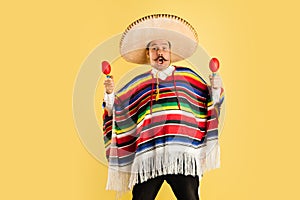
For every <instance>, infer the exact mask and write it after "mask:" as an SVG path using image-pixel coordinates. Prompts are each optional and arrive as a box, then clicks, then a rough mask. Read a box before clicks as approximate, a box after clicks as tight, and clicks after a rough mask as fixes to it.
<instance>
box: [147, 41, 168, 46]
mask: <svg viewBox="0 0 300 200" xmlns="http://www.w3.org/2000/svg"><path fill="white" fill-rule="evenodd" d="M155 45H158V44H156V43H153V44H151V45H150V47H152V46H155ZM161 45H168V46H169V43H167V42H166V43H161Z"/></svg>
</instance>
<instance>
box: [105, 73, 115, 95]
mask: <svg viewBox="0 0 300 200" xmlns="http://www.w3.org/2000/svg"><path fill="white" fill-rule="evenodd" d="M104 87H105V91H106V93H107V94H111V93H112V92H113V91H114V88H115V84H114V80H113V76H111V77H110V78H107V79H106V80H105V81H104Z"/></svg>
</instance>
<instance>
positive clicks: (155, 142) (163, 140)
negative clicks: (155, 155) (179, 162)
mask: <svg viewBox="0 0 300 200" xmlns="http://www.w3.org/2000/svg"><path fill="white" fill-rule="evenodd" d="M203 141H204V139H202V140H200V141H199V140H195V139H191V138H188V137H185V136H180V135H168V136H163V137H159V138H155V139H152V140H151V141H148V142H146V143H143V144H141V145H139V146H138V148H137V150H136V152H137V153H139V152H141V151H145V150H147V149H151V148H154V147H156V146H160V145H162V144H167V143H173V144H174V143H176V142H178V143H181V144H182V143H185V144H186V145H188V146H191V145H192V146H194V147H195V148H197V147H198V146H199V145H201V144H203Z"/></svg>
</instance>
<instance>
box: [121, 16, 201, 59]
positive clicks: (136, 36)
mask: <svg viewBox="0 0 300 200" xmlns="http://www.w3.org/2000/svg"><path fill="white" fill-rule="evenodd" d="M160 39H163V40H167V41H169V42H170V43H171V52H172V55H171V61H172V62H176V61H180V60H183V59H186V58H188V57H189V56H191V55H192V54H193V53H194V52H195V51H196V48H197V45H198V36H197V33H196V31H195V29H194V28H193V27H192V26H191V25H190V24H189V23H188V22H187V21H185V20H184V19H182V18H180V17H178V16H175V15H169V14H153V15H148V16H145V17H143V18H141V19H138V20H136V21H134V22H133V23H132V24H130V25H129V26H128V27H127V28H126V30H125V31H124V33H123V35H122V38H121V41H120V53H121V56H122V57H123V58H124V59H125V60H126V61H128V62H132V63H137V64H147V63H148V59H147V57H146V47H147V44H148V43H149V42H151V41H153V40H160Z"/></svg>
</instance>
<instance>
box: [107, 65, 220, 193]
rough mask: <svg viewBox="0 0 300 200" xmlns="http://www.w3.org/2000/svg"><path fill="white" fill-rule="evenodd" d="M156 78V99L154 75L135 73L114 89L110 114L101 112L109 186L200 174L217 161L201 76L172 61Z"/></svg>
mask: <svg viewBox="0 0 300 200" xmlns="http://www.w3.org/2000/svg"><path fill="white" fill-rule="evenodd" d="M158 83H159V84H158V87H159V98H158V99H157V100H156V95H158V94H157V93H156V87H157V80H156V78H155V77H153V75H152V74H151V72H147V73H144V74H141V75H139V76H137V77H136V78H134V79H133V80H131V81H130V82H129V83H128V84H126V85H125V86H124V87H123V88H122V89H121V90H119V91H118V92H117V93H116V95H115V102H114V112H113V116H112V117H109V116H108V115H107V112H105V113H104V116H103V117H104V125H103V131H104V142H105V147H106V155H107V158H108V161H109V170H108V181H107V189H109V190H116V191H126V190H129V189H132V188H133V186H134V185H135V184H137V183H140V182H144V181H147V180H148V179H150V178H154V177H157V176H160V175H166V174H184V175H193V176H196V175H197V176H199V178H201V175H202V174H203V173H204V172H205V171H207V170H209V169H214V168H217V167H219V159H220V158H219V144H218V116H217V115H218V114H217V112H216V109H215V107H214V106H213V102H212V100H211V97H210V92H209V87H208V86H207V84H206V83H205V81H204V80H203V79H202V78H201V77H200V76H199V75H198V74H197V73H195V72H194V71H192V70H191V69H189V68H185V67H175V70H174V71H173V73H172V75H171V76H168V77H167V78H166V79H165V80H159V81H158ZM221 97H222V98H221V99H222V101H223V95H221Z"/></svg>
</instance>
